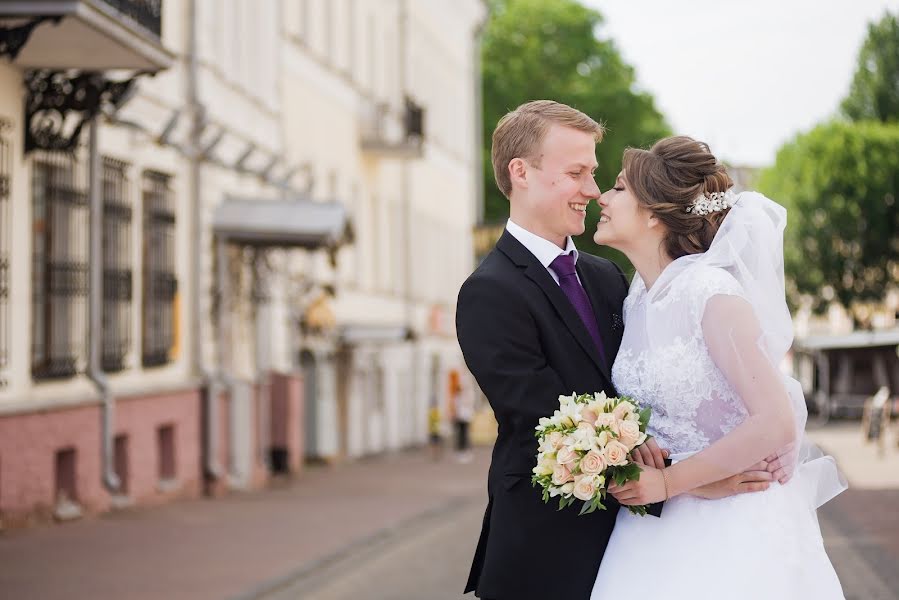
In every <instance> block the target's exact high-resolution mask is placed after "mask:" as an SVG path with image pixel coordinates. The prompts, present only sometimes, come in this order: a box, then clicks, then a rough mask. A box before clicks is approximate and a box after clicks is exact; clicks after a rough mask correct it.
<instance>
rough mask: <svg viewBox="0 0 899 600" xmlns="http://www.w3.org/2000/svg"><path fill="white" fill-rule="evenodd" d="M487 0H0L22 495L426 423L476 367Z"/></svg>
mask: <svg viewBox="0 0 899 600" xmlns="http://www.w3.org/2000/svg"><path fill="white" fill-rule="evenodd" d="M38 5H39V6H38ZM38 8H39V9H40V10H39V11H38ZM485 18H486V7H485V5H484V4H483V3H482V2H481V1H480V0H466V1H463V2H450V1H449V0H441V1H438V2H415V1H406V0H335V1H328V0H305V1H303V0H271V1H266V2H252V1H250V0H233V1H229V2H217V1H214V0H164V1H162V2H158V1H152V2H143V1H136V0H135V1H122V0H115V1H112V0H81V1H79V2H42V3H37V4H35V3H30V2H15V1H4V2H0V34H2V35H3V39H4V40H5V41H6V42H7V44H6V45H5V46H2V45H0V47H4V48H5V52H6V54H5V55H4V56H3V57H2V61H0V119H2V122H0V183H2V185H0V268H2V273H0V284H2V285H0V378H2V388H0V517H2V518H3V519H4V520H5V521H7V522H11V523H12V522H17V521H19V520H21V518H23V516H24V517H27V516H28V515H34V514H46V515H56V516H57V517H59V518H65V517H66V516H72V515H76V516H77V514H80V513H81V512H83V511H90V512H95V511H102V510H107V509H109V508H110V507H114V506H117V505H123V504H124V505H128V504H132V503H144V502H157V501H162V500H165V499H168V498H171V497H180V496H191V495H197V494H200V493H203V492H207V493H216V492H219V491H222V490H226V489H230V488H244V489H245V488H252V487H256V486H259V485H263V484H264V483H265V482H266V481H267V479H268V477H269V476H270V475H271V474H272V473H274V472H279V471H297V470H299V469H300V468H301V465H302V464H303V462H305V461H307V460H312V459H321V460H325V461H335V460H343V459H349V458H354V457H358V456H363V455H366V454H371V453H377V452H383V451H389V450H395V449H399V448H403V447H408V446H413V445H418V444H421V443H423V442H424V441H425V440H426V436H427V431H426V429H427V410H428V406H429V403H431V402H443V401H444V395H445V390H444V388H445V387H446V374H447V372H448V371H449V370H450V369H452V368H458V367H459V366H460V365H461V364H462V359H461V355H460V354H459V351H458V346H457V343H456V341H455V336H454V330H453V323H452V320H453V319H452V316H453V314H454V303H455V295H456V292H457V290H458V286H459V285H460V284H461V282H462V281H463V280H464V278H465V277H466V276H467V274H468V273H469V272H470V270H471V268H472V267H473V264H472V253H471V231H472V225H473V223H474V221H475V214H476V206H477V201H478V189H477V181H478V178H479V173H480V168H479V165H480V162H479V161H480V157H479V156H478V153H477V147H478V143H479V140H478V139H477V134H476V132H477V131H478V127H477V126H476V123H477V121H478V119H479V114H478V108H477V102H478V100H477V80H478V66H477V43H478V42H477V40H478V34H479V30H480V26H481V24H482V23H483V21H484V19H485ZM54 103H55V104H54ZM23 107H25V108H24V110H23ZM60 107H62V108H63V109H64V110H57V109H59V108H60ZM54 111H55V112H54ZM82 121H83V126H82V127H81V130H80V132H79V133H78V134H77V135H74V132H75V130H76V128H77V126H78V123H79V122H82ZM51 134H52V135H51ZM65 140H68V141H67V144H68V145H67V146H66V147H63V146H64V144H63V141H65Z"/></svg>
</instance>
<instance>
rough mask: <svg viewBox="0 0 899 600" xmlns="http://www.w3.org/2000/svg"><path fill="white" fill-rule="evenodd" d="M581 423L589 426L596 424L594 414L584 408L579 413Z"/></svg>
mask: <svg viewBox="0 0 899 600" xmlns="http://www.w3.org/2000/svg"><path fill="white" fill-rule="evenodd" d="M581 418H582V419H583V421H582V422H586V423H589V424H590V425H594V424H595V423H596V412H594V411H593V410H591V409H589V408H585V409H584V410H582V411H581Z"/></svg>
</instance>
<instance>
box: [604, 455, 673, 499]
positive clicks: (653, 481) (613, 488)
mask: <svg viewBox="0 0 899 600" xmlns="http://www.w3.org/2000/svg"><path fill="white" fill-rule="evenodd" d="M641 468H642V470H643V472H642V473H640V479H639V481H629V482H627V483H626V484H624V485H622V486H617V485H615V484H614V483H612V484H610V485H609V493H610V494H612V496H614V497H615V499H616V500H618V502H619V503H620V504H623V505H625V506H635V505H638V504H653V503H655V502H661V501H662V500H665V479H664V477H663V476H662V470H661V469H656V468H654V467H650V466H648V465H643V466H642V467H641Z"/></svg>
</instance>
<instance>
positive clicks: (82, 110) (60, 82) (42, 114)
mask: <svg viewBox="0 0 899 600" xmlns="http://www.w3.org/2000/svg"><path fill="white" fill-rule="evenodd" d="M140 75H143V73H138V74H137V75H134V76H133V77H131V78H130V79H126V80H124V81H110V80H109V79H106V77H104V76H103V74H102V73H95V72H86V73H78V72H74V73H73V72H69V71H51V70H34V71H27V72H26V73H25V87H26V88H27V90H28V97H27V99H26V101H25V153H26V154H27V153H28V152H31V151H32V150H58V151H70V150H72V149H74V148H75V146H76V144H77V143H78V139H79V136H80V134H81V129H82V128H83V127H84V125H85V124H86V123H87V122H88V121H90V120H91V119H92V118H94V117H95V116H96V115H97V114H98V113H99V112H100V110H101V109H103V108H104V107H109V108H111V109H116V108H118V107H119V106H120V105H121V104H122V103H124V101H125V100H127V98H128V97H129V92H130V90H131V87H132V86H133V85H134V83H135V81H136V80H137V77H138V76H140ZM73 123H74V124H73ZM67 124H68V126H67Z"/></svg>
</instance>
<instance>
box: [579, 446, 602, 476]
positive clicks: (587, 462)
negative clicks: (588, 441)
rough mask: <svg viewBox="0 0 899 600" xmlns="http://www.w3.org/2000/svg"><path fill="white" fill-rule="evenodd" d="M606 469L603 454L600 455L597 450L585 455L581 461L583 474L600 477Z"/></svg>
mask: <svg viewBox="0 0 899 600" xmlns="http://www.w3.org/2000/svg"><path fill="white" fill-rule="evenodd" d="M605 468H606V461H605V459H604V458H603V457H602V454H600V453H599V452H597V451H596V450H591V451H590V452H588V453H587V454H585V455H584V458H582V459H581V464H580V469H581V473H585V474H587V475H598V474H599V473H602V470H603V469H605Z"/></svg>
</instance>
